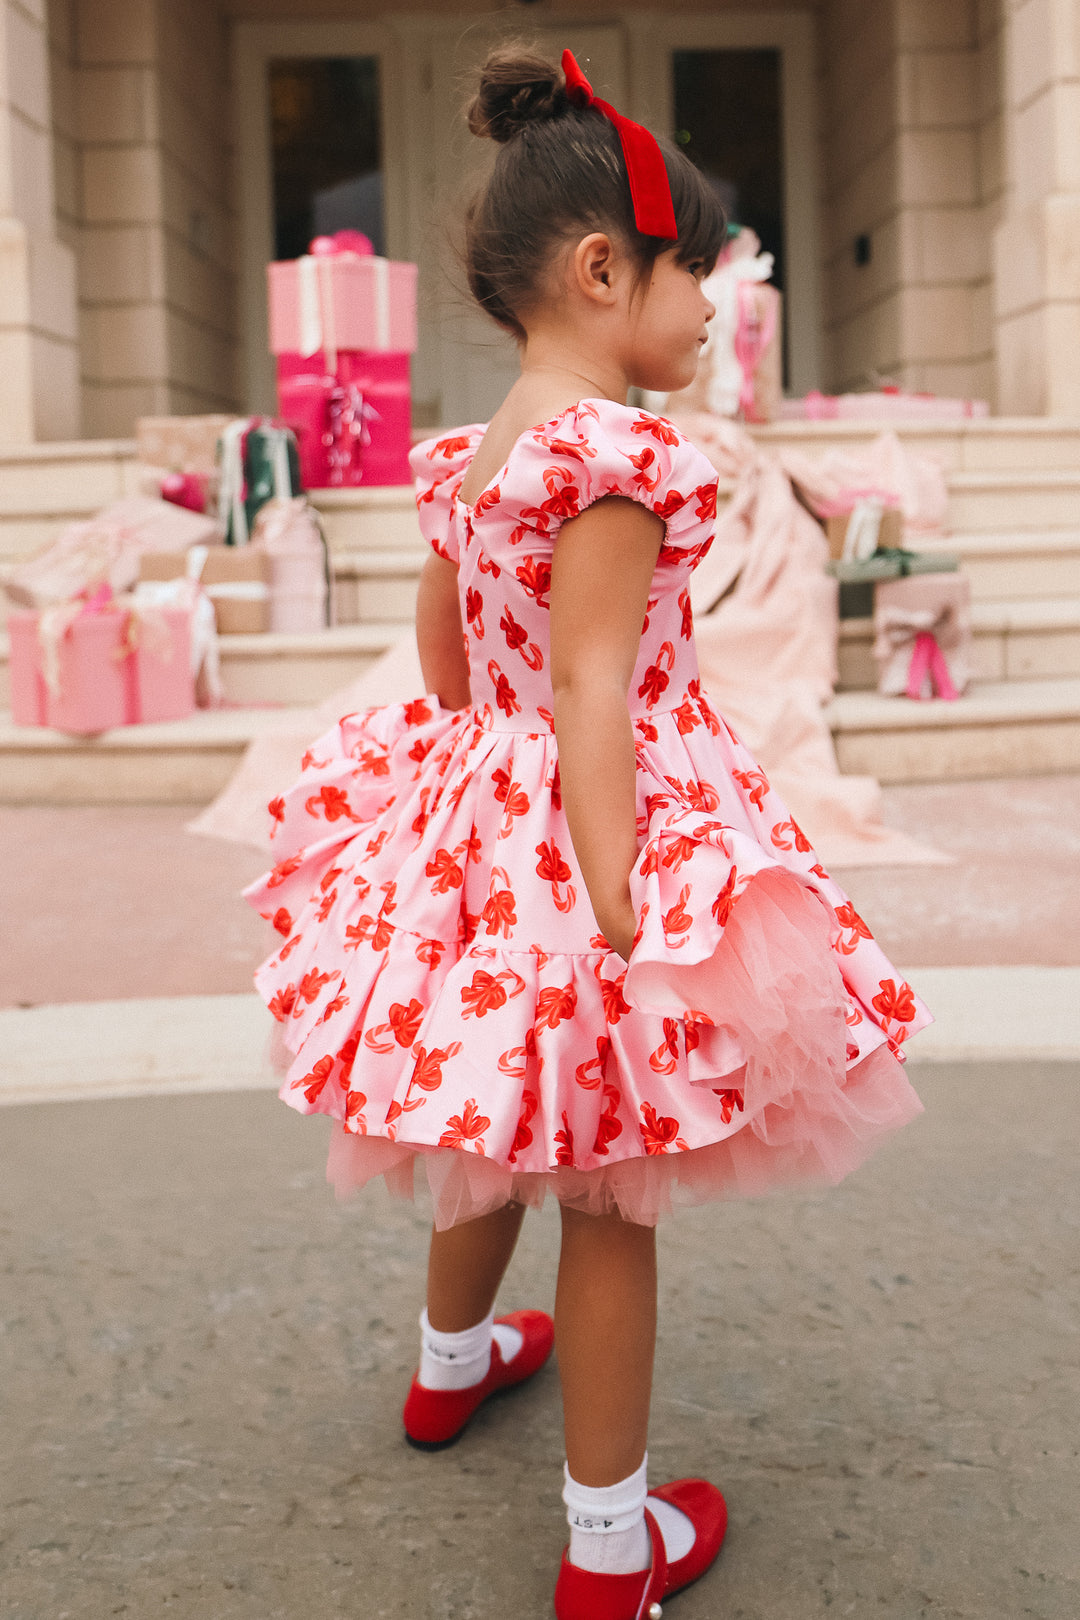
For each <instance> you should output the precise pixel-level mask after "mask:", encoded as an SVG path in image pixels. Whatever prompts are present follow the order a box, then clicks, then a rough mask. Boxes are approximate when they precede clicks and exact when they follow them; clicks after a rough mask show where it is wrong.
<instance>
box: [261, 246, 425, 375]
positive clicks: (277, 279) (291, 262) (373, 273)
mask: <svg viewBox="0 0 1080 1620" xmlns="http://www.w3.org/2000/svg"><path fill="white" fill-rule="evenodd" d="M267 275H268V278H269V292H270V349H271V352H272V353H273V354H299V355H308V356H311V355H314V354H315V353H316V352H317V351H318V350H320V349H322V350H327V351H329V352H330V354H331V355H333V353H334V351H335V350H341V349H367V350H372V349H373V350H376V351H379V352H387V351H389V352H392V353H398V354H411V353H412V352H413V351H414V350H415V348H416V265H415V264H406V263H401V262H399V261H397V260H394V259H381V258H376V257H375V255H374V254H366V255H361V254H358V253H332V254H325V253H324V254H305V255H304V257H303V258H301V259H283V260H280V261H279V262H278V263H276V264H271V265H268V266H267Z"/></svg>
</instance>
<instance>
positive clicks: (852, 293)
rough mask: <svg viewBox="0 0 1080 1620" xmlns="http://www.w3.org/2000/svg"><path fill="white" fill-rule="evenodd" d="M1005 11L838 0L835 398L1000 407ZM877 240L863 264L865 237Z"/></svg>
mask: <svg viewBox="0 0 1080 1620" xmlns="http://www.w3.org/2000/svg"><path fill="white" fill-rule="evenodd" d="M997 22H998V7H997V4H996V0H984V3H983V4H981V5H980V4H978V3H977V0H949V4H947V5H946V4H941V3H940V0H880V3H878V4H875V5H873V6H868V5H865V4H864V3H862V0H830V3H829V4H828V5H827V6H826V8H825V11H824V13H823V16H822V33H821V45H822V78H821V83H822V109H823V164H822V167H823V176H824V185H823V193H824V197H823V224H824V233H823V234H824V241H825V251H824V259H825V278H824V280H825V288H826V293H825V312H824V319H825V328H826V334H827V340H828V352H829V356H830V380H831V382H832V384H833V386H835V387H845V388H853V387H854V388H858V387H864V388H865V387H867V386H871V385H872V384H873V383H874V382H876V381H879V380H881V379H887V380H890V381H893V382H898V383H902V384H903V385H904V386H906V387H910V388H916V389H928V390H932V391H934V392H936V393H943V394H962V395H973V394H974V395H979V396H981V397H991V398H992V397H993V393H994V375H993V322H992V314H991V257H990V243H991V238H992V230H993V223H994V214H995V210H996V208H997V206H998V203H999V197H1000V188H1001V178H1000V163H999V162H998V160H997V151H998V147H999V143H1000V101H1001V96H1000V73H999V69H998V26H997ZM863 234H866V235H868V236H869V237H870V243H871V258H870V262H869V263H868V264H866V265H863V266H858V265H857V264H856V263H855V259H854V244H855V239H856V237H858V236H859V235H863Z"/></svg>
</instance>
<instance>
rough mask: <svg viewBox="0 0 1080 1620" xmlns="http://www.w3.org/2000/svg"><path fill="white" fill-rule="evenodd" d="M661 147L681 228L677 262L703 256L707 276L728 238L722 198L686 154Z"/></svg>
mask: <svg viewBox="0 0 1080 1620" xmlns="http://www.w3.org/2000/svg"><path fill="white" fill-rule="evenodd" d="M660 150H661V151H662V153H663V155H664V165H665V167H666V169H667V172H668V184H669V185H670V187H671V201H672V205H673V207H674V209H675V223H676V225H677V226H678V228H679V237H678V241H677V242H675V244H674V246H675V258H676V262H677V263H678V264H689V263H690V262H691V261H692V260H694V259H703V260H704V262H705V273H706V275H708V274H711V272H712V271H713V269H714V268H715V266H716V261H717V259H718V258H719V256H720V250H721V248H722V247H723V246H724V244H725V242H726V241H727V218H726V216H725V214H724V210H723V207H722V205H721V202H720V199H719V197H718V196H717V194H716V192H715V191H714V190H713V188H712V186H711V184H710V183H709V180H708V177H707V176H706V175H704V174H702V172H701V170H700V169H699V168H697V167H696V166H695V165H694V164H693V163H691V161H690V159H689V158H688V157H687V156H686V155H685V153H683V152H680V151H678V150H677V149H676V148H673V147H670V146H668V144H667V143H666V142H661V143H660Z"/></svg>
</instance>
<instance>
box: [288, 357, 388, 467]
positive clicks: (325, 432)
mask: <svg viewBox="0 0 1080 1620" xmlns="http://www.w3.org/2000/svg"><path fill="white" fill-rule="evenodd" d="M329 360H330V356H328V355H326V354H316V355H313V356H311V357H310V358H305V357H304V356H303V355H300V354H281V355H279V356H278V413H279V415H280V416H281V419H282V421H284V422H286V423H287V424H288V426H289V427H291V428H292V430H293V432H294V433H295V434H296V441H297V445H298V446H299V450H300V477H301V481H302V483H303V485H304V488H305V489H329V488H334V487H339V488H346V487H352V486H355V485H358V484H368V485H370V484H410V483H411V482H412V473H411V471H410V468H409V450H410V448H411V445H412V408H411V399H410V392H409V356H408V355H407V354H370V353H360V354H358V353H356V352H354V351H352V350H339V351H338V353H337V355H336V357H335V366H334V367H331V366H330V365H329Z"/></svg>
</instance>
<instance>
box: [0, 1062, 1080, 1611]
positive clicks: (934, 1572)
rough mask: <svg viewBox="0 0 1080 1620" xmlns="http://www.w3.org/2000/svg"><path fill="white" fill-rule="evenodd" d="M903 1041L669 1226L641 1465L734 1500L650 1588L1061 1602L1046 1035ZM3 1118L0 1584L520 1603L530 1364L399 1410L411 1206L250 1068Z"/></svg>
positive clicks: (313, 1605)
mask: <svg viewBox="0 0 1080 1620" xmlns="http://www.w3.org/2000/svg"><path fill="white" fill-rule="evenodd" d="M915 1079H916V1084H917V1085H918V1086H919V1088H920V1090H921V1091H922V1093H923V1096H924V1099H925V1101H926V1104H927V1113H926V1115H925V1116H924V1118H923V1119H922V1120H920V1121H919V1122H917V1123H916V1124H915V1125H914V1126H912V1127H911V1128H910V1129H908V1130H907V1131H905V1132H904V1133H902V1135H901V1136H900V1137H898V1138H897V1139H896V1140H895V1141H894V1142H893V1143H891V1144H890V1145H889V1146H887V1147H886V1148H885V1149H884V1150H883V1151H882V1152H881V1153H880V1154H879V1155H878V1157H877V1158H876V1159H875V1160H874V1161H873V1162H872V1163H871V1164H870V1165H868V1166H867V1167H866V1168H865V1169H864V1170H863V1171H861V1172H860V1173H858V1174H856V1175H854V1176H852V1177H851V1178H850V1179H849V1180H848V1181H847V1182H846V1183H845V1184H844V1185H843V1186H842V1187H840V1188H839V1189H836V1190H833V1191H828V1192H823V1193H813V1194H806V1195H800V1196H787V1197H783V1198H777V1199H774V1200H768V1201H765V1202H755V1203H743V1204H732V1205H725V1206H720V1207H714V1208H711V1209H705V1210H698V1211H691V1212H687V1213H685V1214H683V1215H681V1216H679V1217H678V1218H677V1219H676V1221H675V1222H674V1223H672V1224H671V1225H670V1226H669V1227H668V1228H667V1229H666V1230H665V1233H664V1236H663V1239H662V1255H663V1261H662V1278H663V1283H662V1292H663V1327H662V1334H661V1344H660V1350H659V1357H658V1365H657V1381H656V1400H655V1405H654V1417H653V1425H652V1440H651V1457H652V1471H653V1476H654V1478H656V1479H661V1478H664V1477H665V1476H666V1477H671V1476H674V1475H678V1474H682V1473H695V1472H700V1473H704V1474H708V1475H711V1476H712V1477H714V1478H715V1479H716V1480H717V1481H718V1482H720V1483H721V1484H722V1486H723V1487H724V1489H725V1491H726V1492H727V1494H728V1496H729V1500H730V1508H731V1532H730V1536H729V1540H728V1545H727V1547H726V1549H725V1551H724V1553H723V1555H722V1557H721V1560H720V1562H719V1564H718V1565H717V1566H716V1568H715V1570H714V1571H713V1572H712V1573H711V1574H710V1575H709V1576H708V1577H707V1578H706V1579H705V1580H704V1581H703V1582H701V1583H700V1584H699V1585H698V1586H697V1587H695V1588H693V1589H692V1590H690V1591H688V1592H686V1593H685V1594H684V1595H682V1596H680V1597H679V1598H677V1599H673V1600H672V1603H671V1607H670V1609H669V1610H668V1611H667V1612H669V1613H670V1615H671V1617H672V1620H675V1617H676V1616H677V1617H678V1620H716V1617H720V1616H722V1617H724V1620H817V1617H818V1616H825V1615H829V1616H832V1615H854V1616H856V1617H858V1620H868V1617H870V1616H874V1617H881V1620H1019V1617H1021V1616H1031V1617H1033V1620H1075V1616H1076V1615H1077V1613H1080V1540H1078V1538H1077V1536H1076V1505H1077V1500H1078V1490H1080V1468H1078V1461H1077V1442H1076V1424H1075V1419H1076V1412H1077V1410H1078V1405H1080V1311H1078V1304H1077V1301H1078V1291H1077V1280H1078V1279H1077V1268H1078V1246H1077V1228H1078V1226H1080V1185H1078V1181H1077V1177H1076V1174H1075V1160H1074V1154H1073V1150H1072V1147H1071V1146H1070V1144H1071V1143H1075V1141H1076V1140H1077V1136H1078V1133H1080V1066H1078V1065H1061V1064H1059V1065H1046V1066H1041V1067H1040V1066H1038V1065H1030V1066H1027V1067H1026V1068H1024V1069H1023V1070H1020V1069H1018V1068H1016V1067H1009V1066H1002V1065H998V1066H994V1065H987V1066H981V1067H975V1066H956V1067H949V1066H947V1065H942V1066H936V1067H931V1068H924V1069H922V1070H921V1071H918V1072H917V1073H916V1075H915ZM3 1130H4V1143H5V1151H4V1159H5V1162H6V1172H5V1176H4V1180H3V1185H2V1188H0V1245H2V1249H3V1255H2V1259H0V1264H2V1266H3V1271H4V1277H5V1284H4V1289H3V1293H2V1295H0V1327H2V1332H0V1391H2V1397H0V1399H2V1401H3V1406H4V1417H3V1432H4V1443H3V1446H2V1448H0V1589H2V1591H3V1594H4V1596H3V1605H2V1608H3V1614H4V1616H5V1620H105V1617H109V1616H116V1615H125V1616H128V1617H129V1620H145V1617H147V1616H152V1615H158V1614H175V1615H178V1616H183V1617H184V1620H308V1617H314V1616H318V1617H319V1620H351V1617H353V1616H355V1617H357V1620H534V1617H535V1620H541V1617H544V1616H547V1615H549V1613H550V1599H551V1590H552V1585H553V1581H554V1576H555V1571H556V1567H557V1563H558V1558H559V1551H560V1548H561V1546H562V1543H563V1537H564V1524H563V1520H562V1513H561V1507H560V1502H559V1491H560V1482H561V1481H560V1467H561V1460H562V1446H561V1437H560V1422H559V1395H558V1383H557V1376H556V1372H555V1369H554V1368H553V1367H552V1368H548V1369H546V1370H545V1371H544V1372H543V1373H542V1374H541V1375H540V1376H539V1377H538V1378H537V1380H536V1381H535V1383H534V1384H533V1385H531V1386H530V1387H529V1388H528V1389H526V1390H524V1391H522V1392H520V1393H519V1394H518V1395H516V1396H515V1397H513V1398H510V1399H507V1400H505V1401H502V1402H497V1403H495V1404H494V1405H493V1406H491V1407H489V1408H487V1409H485V1410H484V1411H483V1412H482V1413H481V1414H480V1415H479V1416H478V1418H477V1419H476V1420H475V1422H474V1424H473V1426H472V1428H471V1430H470V1431H469V1433H468V1434H467V1436H466V1437H465V1438H464V1439H463V1440H462V1441H461V1443H460V1444H459V1445H458V1446H457V1447H456V1448H454V1449H452V1450H450V1451H447V1452H444V1453H441V1454H438V1455H435V1456H427V1455H421V1454H418V1453H416V1452H413V1451H411V1450H410V1449H409V1448H407V1447H406V1446H405V1444H404V1443H403V1441H402V1437H401V1431H400V1423H399V1410H400V1404H401V1400H402V1398H403V1394H404V1390H405V1388H406V1384H407V1380H408V1378H409V1376H410V1374H411V1371H412V1369H413V1365H414V1360H415V1354H416V1337H417V1334H416V1313H417V1311H418V1309H419V1304H420V1289H421V1280H422V1268H423V1254H424V1247H425V1238H426V1229H425V1222H424V1218H423V1215H422V1212H421V1211H420V1210H418V1209H414V1208H413V1207H412V1206H408V1205H404V1206H403V1205H399V1204H391V1203H390V1202H389V1201H388V1200H387V1199H386V1198H385V1196H384V1195H383V1194H382V1193H381V1191H378V1190H375V1189H369V1191H368V1192H367V1193H365V1194H364V1195H363V1196H362V1198H361V1199H360V1200H359V1201H358V1202H357V1203H356V1204H354V1205H349V1206H339V1205H336V1204H334V1203H333V1201H332V1199H331V1198H330V1196H329V1195H328V1192H327V1189H326V1187H325V1185H324V1183H323V1175H322V1164H323V1157H324V1132H323V1129H322V1128H321V1126H320V1124H319V1123H318V1122H316V1121H308V1120H301V1119H298V1118H296V1116H294V1115H293V1114H291V1113H289V1112H288V1111H287V1110H285V1109H284V1108H282V1107H281V1106H280V1105H279V1104H278V1103H277V1102H276V1101H274V1099H273V1098H272V1097H270V1096H265V1095H259V1094H247V1095H241V1094H232V1095H219V1096H206V1097H168V1098H148V1099H140V1100H138V1101H126V1102H118V1101H114V1102H84V1103H77V1104H72V1105H68V1106H65V1105H60V1104H56V1105H43V1106H28V1107H20V1108H9V1109H6V1110H5V1111H4V1115H3ZM556 1244H557V1217H556V1216H555V1214H554V1212H553V1211H550V1210H548V1211H545V1212H544V1213H543V1214H542V1215H540V1216H535V1215H534V1216H531V1217H530V1218H529V1220H528V1221H527V1222H526V1227H525V1235H524V1238H523V1242H522V1245H521V1249H520V1251H519V1254H518V1257H517V1258H516V1260H515V1262H514V1265H513V1268H512V1271H511V1275H510V1277H509V1279H508V1282H507V1285H506V1287H505V1290H504V1293H503V1296H502V1304H503V1307H504V1308H506V1309H512V1308H515V1307H517V1306H520V1305H523V1304H526V1303H529V1304H533V1303H535V1304H539V1305H542V1306H548V1307H550V1305H551V1301H552V1295H553V1283H554V1261H555V1252H556ZM603 1375H604V1373H603V1356H602V1352H601V1351H598V1355H597V1377H598V1378H602V1377H603ZM665 1607H666V1608H667V1606H665Z"/></svg>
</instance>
